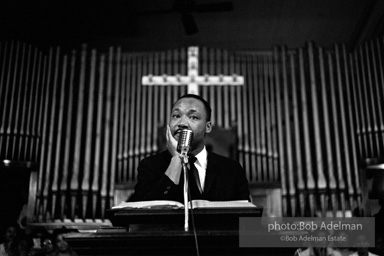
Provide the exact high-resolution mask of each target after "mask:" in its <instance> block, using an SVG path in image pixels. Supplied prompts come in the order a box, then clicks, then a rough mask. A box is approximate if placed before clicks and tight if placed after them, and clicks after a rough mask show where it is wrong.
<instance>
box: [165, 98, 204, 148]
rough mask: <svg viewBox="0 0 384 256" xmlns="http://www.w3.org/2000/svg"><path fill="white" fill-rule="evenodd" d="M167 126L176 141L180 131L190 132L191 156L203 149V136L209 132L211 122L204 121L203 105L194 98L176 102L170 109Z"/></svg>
mask: <svg viewBox="0 0 384 256" xmlns="http://www.w3.org/2000/svg"><path fill="white" fill-rule="evenodd" d="M169 126H170V128H171V133H172V135H173V137H174V138H175V139H176V140H178V139H179V132H180V131H181V130H183V129H190V130H192V132H193V140H192V143H191V148H192V154H196V153H198V152H199V151H200V150H201V149H202V148H203V146H204V135H205V133H209V132H211V122H210V121H207V119H206V112H205V108H204V104H203V103H202V102H201V101H200V100H198V99H195V98H182V99H180V100H178V101H177V102H176V104H175V105H174V106H173V108H172V112H171V119H170V121H169Z"/></svg>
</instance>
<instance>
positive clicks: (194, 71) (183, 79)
mask: <svg viewBox="0 0 384 256" xmlns="http://www.w3.org/2000/svg"><path fill="white" fill-rule="evenodd" d="M142 84H143V85H188V93H190V94H199V85H244V77H243V76H238V75H236V74H233V75H232V76H224V75H219V76H210V75H208V74H206V75H204V76H199V48H198V47H188V75H187V76H182V75H180V74H177V75H176V76H168V75H166V74H164V75H162V76H153V75H151V74H150V75H148V76H143V78H142Z"/></svg>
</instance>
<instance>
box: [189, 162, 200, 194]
mask: <svg viewBox="0 0 384 256" xmlns="http://www.w3.org/2000/svg"><path fill="white" fill-rule="evenodd" d="M188 160H189V172H190V175H189V177H191V178H192V177H193V180H194V182H195V184H196V186H197V189H198V190H199V192H200V194H203V189H202V188H201V183H200V178H199V172H198V170H197V168H196V166H195V162H196V160H197V158H196V157H194V156H190V157H189V159H188ZM190 180H191V179H190Z"/></svg>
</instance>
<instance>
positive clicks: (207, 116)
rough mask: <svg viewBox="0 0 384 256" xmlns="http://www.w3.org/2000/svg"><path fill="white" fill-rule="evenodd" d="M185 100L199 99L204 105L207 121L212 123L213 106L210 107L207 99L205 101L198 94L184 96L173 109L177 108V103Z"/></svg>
mask: <svg viewBox="0 0 384 256" xmlns="http://www.w3.org/2000/svg"><path fill="white" fill-rule="evenodd" d="M183 98H194V99H197V100H199V101H201V102H202V103H203V105H204V108H205V113H206V118H207V121H211V114H212V109H211V106H210V105H209V103H208V101H206V100H205V99H203V98H202V97H201V96H199V95H196V94H184V95H183V96H181V97H180V98H178V99H177V100H176V101H175V102H174V103H173V105H172V108H173V107H174V106H175V104H176V102H178V101H179V100H181V99H183Z"/></svg>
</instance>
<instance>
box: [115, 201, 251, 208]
mask: <svg viewBox="0 0 384 256" xmlns="http://www.w3.org/2000/svg"><path fill="white" fill-rule="evenodd" d="M191 206H192V209H202V208H254V207H256V205H254V204H252V203H251V202H249V201H247V200H234V201H208V200H192V201H191V202H189V207H190V208H191ZM183 208H184V204H182V203H180V202H177V201H169V200H153V201H139V202H121V203H120V204H118V205H116V206H113V207H112V209H183Z"/></svg>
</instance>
